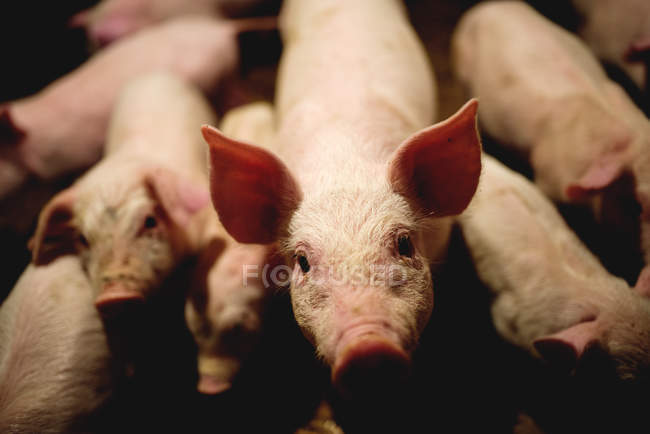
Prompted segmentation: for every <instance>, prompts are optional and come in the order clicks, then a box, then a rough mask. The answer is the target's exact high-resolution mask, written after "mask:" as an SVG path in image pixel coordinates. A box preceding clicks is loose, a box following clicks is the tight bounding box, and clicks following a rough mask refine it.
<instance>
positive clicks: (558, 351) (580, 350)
mask: <svg viewBox="0 0 650 434" xmlns="http://www.w3.org/2000/svg"><path fill="white" fill-rule="evenodd" d="M598 337H599V335H598V321H596V319H590V320H587V321H583V322H579V323H578V324H576V325H573V326H571V327H569V328H567V329H564V330H562V331H560V332H557V333H555V334H552V335H549V336H544V337H541V338H539V339H536V340H535V342H533V346H534V347H535V349H536V350H537V352H538V353H539V354H540V355H541V356H542V358H543V359H544V360H546V361H547V362H549V363H550V364H551V365H554V366H555V367H557V368H560V369H563V370H566V371H570V370H572V369H573V368H575V366H576V365H577V363H578V360H580V358H581V357H582V355H583V354H584V352H585V350H586V349H587V347H588V346H589V345H590V344H592V343H594V342H596V341H597V340H598Z"/></svg>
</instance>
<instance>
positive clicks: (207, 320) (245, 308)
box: [185, 103, 276, 394]
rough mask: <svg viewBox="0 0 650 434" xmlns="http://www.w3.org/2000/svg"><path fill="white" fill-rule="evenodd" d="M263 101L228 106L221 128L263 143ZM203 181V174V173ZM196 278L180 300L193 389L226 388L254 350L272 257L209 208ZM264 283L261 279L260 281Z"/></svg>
mask: <svg viewBox="0 0 650 434" xmlns="http://www.w3.org/2000/svg"><path fill="white" fill-rule="evenodd" d="M272 122H273V113H272V109H271V106H270V105H269V104H267V103H254V104H249V105H246V106H242V107H239V108H236V109H233V110H231V111H229V112H228V113H227V114H226V116H225V117H224V119H223V121H222V122H221V125H220V127H221V129H222V130H223V131H225V132H227V134H228V135H229V136H231V137H237V138H238V139H240V140H250V141H255V142H256V143H262V144H267V143H268V142H269V141H270V139H271V134H272V132H273V124H272ZM206 185H207V177H206ZM201 240H202V241H201V242H202V247H201V254H200V256H199V261H198V266H197V273H196V281H195V283H194V284H193V285H192V287H191V289H190V291H189V294H188V298H187V301H186V304H185V319H186V322H187V325H188V328H189V329H190V331H191V332H192V335H193V336H194V340H195V341H196V344H197V347H198V356H197V357H198V371H199V382H198V386H197V388H198V390H199V392H201V393H205V394H217V393H221V392H224V391H226V390H229V389H230V388H231V386H232V384H233V381H234V380H235V378H236V376H237V374H238V373H239V371H240V369H241V366H242V364H243V363H244V362H246V360H247V359H248V358H249V356H250V354H251V353H252V351H253V350H254V349H255V347H256V344H257V342H258V340H259V337H260V334H261V332H262V327H263V316H264V311H265V307H266V304H267V301H268V299H269V296H270V295H271V293H272V292H273V291H274V290H275V289H276V287H275V286H274V285H272V281H271V280H270V279H269V276H266V279H267V280H266V281H265V280H264V278H263V277H262V274H263V272H264V267H265V265H267V264H271V263H273V262H276V261H272V259H273V257H272V256H273V250H274V249H273V248H272V246H269V245H253V244H240V243H238V242H237V241H235V240H234V239H232V237H231V236H230V235H228V232H226V230H225V228H224V227H223V226H222V225H221V223H220V222H219V219H218V217H217V215H216V214H214V211H212V215H211V218H210V220H209V221H208V222H206V226H205V229H204V230H203V232H202V236H201ZM265 282H266V284H265Z"/></svg>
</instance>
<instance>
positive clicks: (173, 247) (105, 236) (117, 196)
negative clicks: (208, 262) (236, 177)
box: [31, 159, 209, 311]
mask: <svg viewBox="0 0 650 434" xmlns="http://www.w3.org/2000/svg"><path fill="white" fill-rule="evenodd" d="M133 164H134V162H133V161H131V162H130V164H129V162H127V161H120V160H119V159H118V161H105V162H102V163H100V164H99V165H98V166H96V167H95V168H94V169H93V170H92V171H91V172H89V173H88V174H87V175H86V176H84V177H83V178H81V179H80V180H79V181H78V182H77V183H76V184H74V185H73V186H72V187H70V188H68V189H67V190H64V191H63V192H61V193H59V194H58V195H57V196H55V197H54V198H53V199H52V200H51V201H50V202H49V203H48V205H47V206H46V207H45V208H44V209H43V211H42V212H41V214H40V216H39V220H38V226H37V229H36V233H35V235H34V237H33V239H32V241H31V248H32V254H33V257H32V261H33V262H34V263H35V264H37V265H40V264H46V263H49V262H50V261H52V260H53V259H55V258H56V257H58V256H60V255H62V254H66V253H76V254H78V255H79V256H80V257H81V259H82V264H83V266H84V269H85V270H86V272H87V273H88V276H89V278H90V280H91V283H92V285H93V287H94V289H95V296H96V299H95V304H96V306H97V308H98V309H100V311H105V310H108V309H110V308H111V307H113V306H119V305H122V304H124V303H125V302H130V301H131V302H133V301H136V302H137V301H144V300H145V299H146V298H148V297H149V296H151V295H152V294H153V293H154V292H155V290H156V288H157V287H158V286H159V285H160V283H161V282H162V281H163V279H164V278H165V277H166V276H167V275H168V274H169V273H170V272H171V271H172V269H173V268H174V267H175V266H176V265H177V263H178V262H179V261H180V260H181V259H182V258H183V257H184V255H186V254H187V253H189V252H190V251H191V250H192V249H193V246H192V243H193V240H192V235H191V230H190V229H189V228H190V227H191V219H192V217H193V216H194V215H195V214H196V213H197V211H199V210H200V209H201V208H203V207H204V205H205V204H206V203H208V202H209V195H208V192H207V189H205V188H202V187H201V186H197V185H195V184H194V183H193V182H192V181H190V180H188V179H185V178H184V177H183V176H182V175H179V174H177V173H175V172H174V171H172V170H171V169H167V168H164V167H154V166H150V167H146V166H145V167H142V166H141V165H140V166H138V165H137V163H135V167H133V166H131V165H133ZM113 181H116V182H113Z"/></svg>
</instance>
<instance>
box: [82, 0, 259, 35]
mask: <svg viewBox="0 0 650 434" xmlns="http://www.w3.org/2000/svg"><path fill="white" fill-rule="evenodd" d="M263 3H265V1H264V0H243V1H242V0H192V1H186V0H103V1H101V2H99V3H98V4H96V5H95V6H93V7H92V8H89V9H86V10H83V11H81V12H79V13H77V14H76V15H74V16H73V17H72V18H71V19H70V22H69V24H70V26H71V27H73V28H76V27H82V28H84V29H85V30H86V34H87V36H88V39H89V41H90V43H91V44H92V46H95V47H105V46H106V45H108V44H110V43H112V42H114V41H115V40H117V39H119V38H121V37H124V36H126V35H129V34H131V33H134V32H136V31H138V30H140V29H143V28H145V27H148V26H152V25H155V24H157V23H160V22H161V21H165V20H168V19H172V18H175V17H178V16H185V15H203V16H213V17H224V16H231V17H232V16H239V15H242V14H247V13H250V12H251V11H254V10H255V9H256V8H258V7H259V6H260V5H261V4H263ZM267 3H268V1H267Z"/></svg>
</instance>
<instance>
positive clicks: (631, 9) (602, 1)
mask: <svg viewBox="0 0 650 434" xmlns="http://www.w3.org/2000/svg"><path fill="white" fill-rule="evenodd" d="M572 3H573V5H574V6H575V8H576V9H577V12H578V14H579V15H580V16H581V17H582V23H581V25H580V27H579V29H578V32H579V34H580V36H581V37H582V38H583V39H584V40H585V42H586V43H587V45H589V48H591V50H592V51H593V52H594V53H595V54H596V56H598V58H600V59H602V60H604V61H605V62H608V63H611V64H613V65H616V66H618V67H619V68H621V69H622V70H623V71H625V72H626V73H627V75H628V76H629V77H630V78H631V79H632V80H633V81H634V82H635V83H636V85H637V86H639V88H640V89H646V90H647V88H648V83H647V80H648V75H647V74H648V70H647V68H648V63H649V62H650V3H648V2H647V1H644V0H625V1H614V0H573V1H572Z"/></svg>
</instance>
